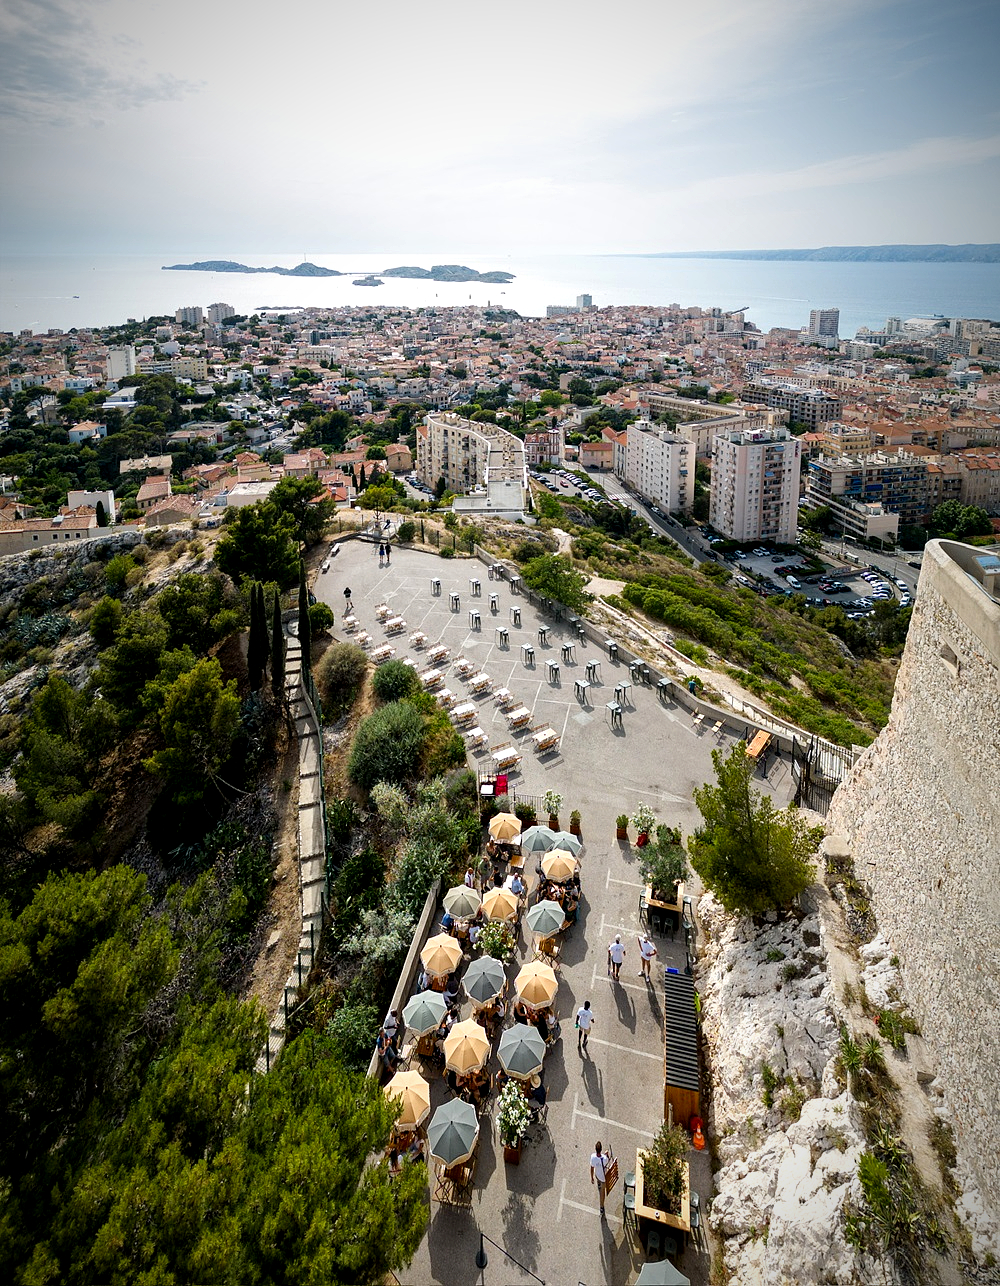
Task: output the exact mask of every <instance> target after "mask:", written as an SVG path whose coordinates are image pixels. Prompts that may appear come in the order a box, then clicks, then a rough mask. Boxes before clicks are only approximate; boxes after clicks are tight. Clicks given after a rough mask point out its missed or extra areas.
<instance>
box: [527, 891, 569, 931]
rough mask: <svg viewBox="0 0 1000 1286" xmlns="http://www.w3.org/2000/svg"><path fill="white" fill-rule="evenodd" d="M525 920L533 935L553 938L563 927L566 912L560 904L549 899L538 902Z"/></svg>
mask: <svg viewBox="0 0 1000 1286" xmlns="http://www.w3.org/2000/svg"><path fill="white" fill-rule="evenodd" d="M525 920H526V922H527V925H528V928H529V929H530V930H531V932H532V933H537V934H538V935H539V936H540V937H543V938H551V937H552V935H553V934H554V933H558V932H559V930H560V929H561V928H562V927H563V924H564V923H565V920H566V912H565V911H564V910H563V909H562V907H561V906H560V905H559V903H558V902H553V901H552V900H551V899H549V898H547V899H546V900H545V901H544V902H536V903H535V905H534V906H533V907H532V908H531V910H530V911H529V912H528V914H527V916H526V917H525Z"/></svg>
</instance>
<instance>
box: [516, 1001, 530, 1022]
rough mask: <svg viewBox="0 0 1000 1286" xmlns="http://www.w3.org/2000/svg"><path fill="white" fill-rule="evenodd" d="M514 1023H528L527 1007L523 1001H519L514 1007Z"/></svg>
mask: <svg viewBox="0 0 1000 1286" xmlns="http://www.w3.org/2000/svg"><path fill="white" fill-rule="evenodd" d="M514 1021H515V1022H516V1023H527V1021H528V1006H527V1005H526V1004H525V1003H524V1001H523V1000H519V1001H518V1002H517V1004H516V1005H515V1006H514Z"/></svg>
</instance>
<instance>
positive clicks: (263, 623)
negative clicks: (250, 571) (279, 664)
mask: <svg viewBox="0 0 1000 1286" xmlns="http://www.w3.org/2000/svg"><path fill="white" fill-rule="evenodd" d="M257 611H258V613H259V615H260V632H261V636H262V638H263V640H264V646H263V652H264V671H265V673H266V672H267V666H268V663H269V661H270V660H271V631H270V630H269V629H268V626H267V603H266V602H265V601H264V586H263V585H261V584H258V586H257Z"/></svg>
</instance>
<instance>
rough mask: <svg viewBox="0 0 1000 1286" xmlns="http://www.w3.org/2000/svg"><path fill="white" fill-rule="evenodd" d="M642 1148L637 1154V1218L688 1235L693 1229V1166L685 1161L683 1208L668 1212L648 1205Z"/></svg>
mask: <svg viewBox="0 0 1000 1286" xmlns="http://www.w3.org/2000/svg"><path fill="white" fill-rule="evenodd" d="M645 1155H646V1154H645V1152H644V1151H643V1150H642V1148H639V1150H638V1151H637V1152H636V1154H635V1213H636V1218H637V1219H649V1220H650V1221H651V1222H652V1223H655V1224H661V1225H662V1226H663V1227H664V1228H676V1229H677V1230H678V1231H679V1232H682V1233H683V1234H684V1236H685V1238H686V1237H687V1235H688V1233H689V1232H690V1231H691V1168H690V1166H689V1165H688V1163H687V1162H686V1161H684V1162H683V1163H682V1164H683V1167H684V1192H683V1193H682V1195H681V1208H680V1211H679V1212H678V1213H677V1214H675V1215H672V1214H668V1212H667V1211H666V1210H661V1209H660V1208H659V1207H658V1206H647V1205H646V1204H645V1203H644V1201H643V1197H644V1196H645V1192H644V1189H643V1181H642V1163H643V1159H644V1158H645Z"/></svg>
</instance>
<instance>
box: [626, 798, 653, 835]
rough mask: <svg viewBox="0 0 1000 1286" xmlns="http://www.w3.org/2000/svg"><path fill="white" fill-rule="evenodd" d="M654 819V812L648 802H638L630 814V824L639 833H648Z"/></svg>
mask: <svg viewBox="0 0 1000 1286" xmlns="http://www.w3.org/2000/svg"><path fill="white" fill-rule="evenodd" d="M655 821H656V814H655V813H654V812H653V810H652V809H651V808H650V806H649V805H648V804H640V805H639V807H638V808H637V809H636V810H635V812H634V813H633V814H632V825H633V826H634V827H635V829H636V830H637V831H638V832H639V834H640V835H648V834H649V832H650V831H651V830H652V829H653V823H654V822H655Z"/></svg>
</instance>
